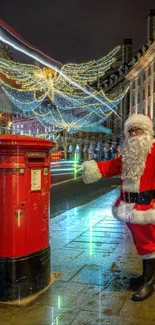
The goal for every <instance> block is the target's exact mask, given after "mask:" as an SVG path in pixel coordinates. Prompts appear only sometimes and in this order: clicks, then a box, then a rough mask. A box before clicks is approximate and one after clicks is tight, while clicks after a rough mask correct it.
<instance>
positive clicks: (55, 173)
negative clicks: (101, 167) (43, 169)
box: [51, 160, 81, 185]
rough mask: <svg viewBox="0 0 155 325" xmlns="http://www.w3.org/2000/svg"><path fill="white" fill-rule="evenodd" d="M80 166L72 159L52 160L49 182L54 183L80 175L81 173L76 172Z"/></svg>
mask: <svg viewBox="0 0 155 325" xmlns="http://www.w3.org/2000/svg"><path fill="white" fill-rule="evenodd" d="M80 166H81V164H80V163H79V162H78V161H74V160H72V161H71V160H67V161H66V160H59V161H53V162H52V164H51V174H52V178H51V184H52V185H55V184H57V183H61V182H64V181H66V180H70V179H76V178H77V177H79V176H81V174H79V173H78V169H79V168H80Z"/></svg>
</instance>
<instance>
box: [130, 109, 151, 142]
mask: <svg viewBox="0 0 155 325" xmlns="http://www.w3.org/2000/svg"><path fill="white" fill-rule="evenodd" d="M131 127H139V128H140V129H142V130H146V131H148V132H149V133H150V135H151V136H153V134H154V131H153V122H152V120H151V119H150V118H149V117H148V116H146V115H143V114H132V115H130V116H129V117H128V119H127V120H126V122H125V125H124V134H125V136H126V137H127V135H128V131H129V130H130V128H131Z"/></svg>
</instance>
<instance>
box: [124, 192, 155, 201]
mask: <svg viewBox="0 0 155 325" xmlns="http://www.w3.org/2000/svg"><path fill="white" fill-rule="evenodd" d="M121 199H122V200H123V201H124V202H127V203H135V204H149V203H150V202H151V200H152V199H155V190H152V191H145V192H137V193H134V192H123V191H121Z"/></svg>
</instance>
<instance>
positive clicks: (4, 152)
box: [0, 135, 55, 301]
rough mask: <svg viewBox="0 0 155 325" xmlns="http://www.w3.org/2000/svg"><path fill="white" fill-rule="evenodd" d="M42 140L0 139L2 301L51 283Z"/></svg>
mask: <svg viewBox="0 0 155 325" xmlns="http://www.w3.org/2000/svg"><path fill="white" fill-rule="evenodd" d="M54 146H55V144H54V143H53V142H52V141H48V140H45V139H39V138H33V137H28V136H20V135H19V136H18V135H0V202H1V204H0V301H9V300H16V299H21V298H24V297H27V296H29V295H32V294H34V293H36V292H38V291H41V290H42V289H44V288H45V287H46V286H47V285H48V284H49V282H50V247H49V206H50V204H49V203H50V202H49V201H50V149H51V148H52V147H54Z"/></svg>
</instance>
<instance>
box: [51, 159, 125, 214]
mask: <svg viewBox="0 0 155 325" xmlns="http://www.w3.org/2000/svg"><path fill="white" fill-rule="evenodd" d="M53 165H54V168H53ZM76 166H78V165H76ZM74 168H75V166H74V164H73V163H70V162H63V161H62V162H58V163H56V164H52V185H53V186H51V213H50V215H51V217H54V216H56V215H58V214H60V213H62V212H65V211H66V210H69V209H72V208H74V207H77V206H81V205H84V204H86V203H88V202H91V201H93V200H95V199H96V198H98V197H100V196H102V195H103V194H105V193H107V192H108V191H110V190H111V188H113V187H116V186H118V185H119V178H116V177H114V178H110V179H101V180H100V181H99V182H97V183H94V184H87V185H86V184H84V183H83V181H82V178H81V174H80V173H75V171H74V170H75V169H74ZM66 169H67V170H68V171H66ZM76 169H78V167H76ZM67 172H68V173H67ZM65 173H67V175H64V174H65ZM75 177H76V178H75Z"/></svg>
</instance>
